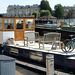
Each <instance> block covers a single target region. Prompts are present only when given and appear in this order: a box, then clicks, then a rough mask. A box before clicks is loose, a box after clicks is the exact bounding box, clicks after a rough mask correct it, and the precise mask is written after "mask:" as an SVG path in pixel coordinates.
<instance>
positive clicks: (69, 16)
mask: <svg viewBox="0 0 75 75" xmlns="http://www.w3.org/2000/svg"><path fill="white" fill-rule="evenodd" d="M72 10H73V9H70V10H69V11H67V13H68V14H67V16H66V17H65V18H66V19H69V18H71V17H72Z"/></svg>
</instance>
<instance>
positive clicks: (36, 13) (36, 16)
mask: <svg viewBox="0 0 75 75" xmlns="http://www.w3.org/2000/svg"><path fill="white" fill-rule="evenodd" d="M32 15H35V18H39V17H40V13H39V12H33V13H32Z"/></svg>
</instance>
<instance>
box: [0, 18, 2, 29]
mask: <svg viewBox="0 0 75 75" xmlns="http://www.w3.org/2000/svg"><path fill="white" fill-rule="evenodd" d="M0 29H2V19H1V18H0Z"/></svg>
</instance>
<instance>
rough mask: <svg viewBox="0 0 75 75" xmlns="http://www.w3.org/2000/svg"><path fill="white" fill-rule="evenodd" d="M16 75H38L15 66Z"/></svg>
mask: <svg viewBox="0 0 75 75" xmlns="http://www.w3.org/2000/svg"><path fill="white" fill-rule="evenodd" d="M16 75H38V74H36V73H34V72H32V71H29V70H26V69H24V68H22V67H19V66H16Z"/></svg>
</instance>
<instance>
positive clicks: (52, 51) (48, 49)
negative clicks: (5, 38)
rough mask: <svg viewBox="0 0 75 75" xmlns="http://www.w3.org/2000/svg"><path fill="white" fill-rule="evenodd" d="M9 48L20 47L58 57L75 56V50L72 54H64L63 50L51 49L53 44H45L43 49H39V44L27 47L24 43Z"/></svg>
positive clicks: (31, 44)
mask: <svg viewBox="0 0 75 75" xmlns="http://www.w3.org/2000/svg"><path fill="white" fill-rule="evenodd" d="M9 46H12V47H18V48H21V49H26V50H27V49H28V50H32V51H38V52H44V53H50V54H57V55H64V56H65V55H74V54H75V50H73V51H72V52H67V53H65V52H63V51H62V49H59V47H58V48H57V49H51V47H52V45H51V44H45V45H44V46H45V48H44V49H43V48H42V45H41V48H40V49H39V44H38V43H30V44H29V45H28V47H27V46H24V44H23V43H19V44H18V45H9Z"/></svg>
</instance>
